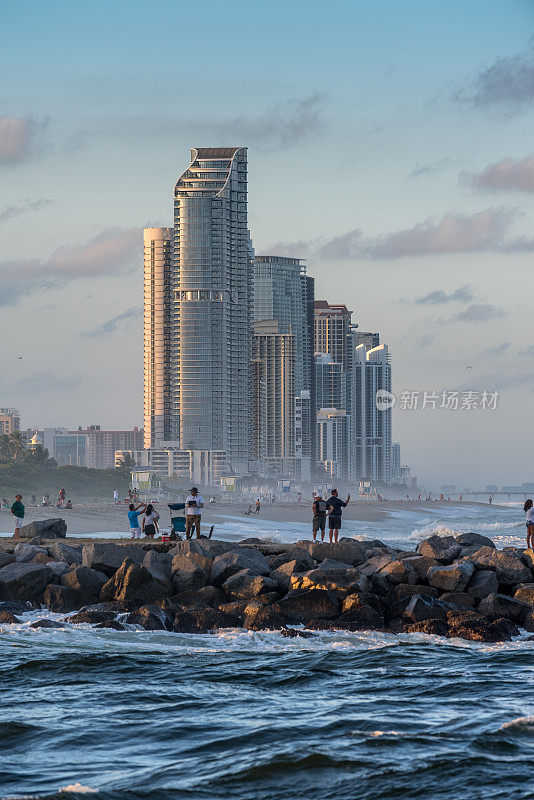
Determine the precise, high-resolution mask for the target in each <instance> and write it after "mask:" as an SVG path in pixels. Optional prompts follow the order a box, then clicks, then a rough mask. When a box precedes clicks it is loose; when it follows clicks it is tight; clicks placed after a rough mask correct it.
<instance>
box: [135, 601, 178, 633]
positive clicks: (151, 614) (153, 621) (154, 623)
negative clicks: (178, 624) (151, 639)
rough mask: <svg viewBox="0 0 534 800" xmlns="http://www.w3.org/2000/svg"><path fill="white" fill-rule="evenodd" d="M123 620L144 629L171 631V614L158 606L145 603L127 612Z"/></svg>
mask: <svg viewBox="0 0 534 800" xmlns="http://www.w3.org/2000/svg"><path fill="white" fill-rule="evenodd" d="M124 622H126V623H128V624H129V625H140V626H141V627H142V628H144V629H145V631H171V630H172V624H173V615H172V614H170V613H169V612H166V611H164V610H163V609H162V608H161V607H160V606H155V605H146V606H141V608H139V609H137V611H133V612H132V613H131V614H128V616H127V617H125V619H124Z"/></svg>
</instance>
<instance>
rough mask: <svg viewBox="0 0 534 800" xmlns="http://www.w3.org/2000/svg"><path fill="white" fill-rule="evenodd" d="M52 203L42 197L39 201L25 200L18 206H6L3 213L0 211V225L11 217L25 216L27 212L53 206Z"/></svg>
mask: <svg viewBox="0 0 534 800" xmlns="http://www.w3.org/2000/svg"><path fill="white" fill-rule="evenodd" d="M53 203H54V201H53V200H47V199H46V198H44V197H42V198H41V199H40V200H26V201H24V202H23V203H22V204H21V205H18V206H6V208H4V210H3V211H0V223H2V222H7V221H8V220H10V219H13V217H20V215H21V214H27V213H28V212H29V211H40V209H41V208H44V206H49V205H53Z"/></svg>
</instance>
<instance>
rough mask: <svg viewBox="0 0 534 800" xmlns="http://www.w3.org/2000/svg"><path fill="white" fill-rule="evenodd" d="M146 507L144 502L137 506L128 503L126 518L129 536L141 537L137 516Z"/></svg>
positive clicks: (133, 537)
mask: <svg viewBox="0 0 534 800" xmlns="http://www.w3.org/2000/svg"><path fill="white" fill-rule="evenodd" d="M145 508H146V503H141V504H140V505H138V506H134V504H133V503H130V505H129V506H128V520H129V522H130V538H131V539H140V538H141V528H140V527H139V517H140V515H141V514H142V513H143V511H144V510H145Z"/></svg>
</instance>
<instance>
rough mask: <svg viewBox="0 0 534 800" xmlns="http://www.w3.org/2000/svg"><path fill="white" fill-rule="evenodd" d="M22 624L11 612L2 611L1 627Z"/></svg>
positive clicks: (0, 612) (0, 613)
mask: <svg viewBox="0 0 534 800" xmlns="http://www.w3.org/2000/svg"><path fill="white" fill-rule="evenodd" d="M20 622H22V620H21V619H19V618H18V617H16V616H15V615H14V614H12V613H11V611H0V625H16V624H18V623H20Z"/></svg>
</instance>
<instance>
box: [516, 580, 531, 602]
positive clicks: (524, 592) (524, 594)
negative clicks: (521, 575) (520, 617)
mask: <svg viewBox="0 0 534 800" xmlns="http://www.w3.org/2000/svg"><path fill="white" fill-rule="evenodd" d="M514 600H519V602H520V603H525V605H527V606H534V583H524V584H523V585H522V586H518V588H517V589H516V590H515V593H514Z"/></svg>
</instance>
